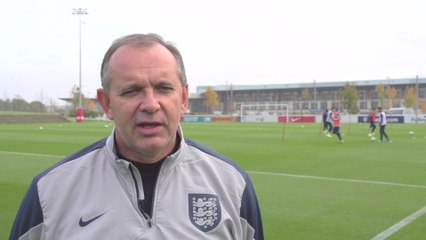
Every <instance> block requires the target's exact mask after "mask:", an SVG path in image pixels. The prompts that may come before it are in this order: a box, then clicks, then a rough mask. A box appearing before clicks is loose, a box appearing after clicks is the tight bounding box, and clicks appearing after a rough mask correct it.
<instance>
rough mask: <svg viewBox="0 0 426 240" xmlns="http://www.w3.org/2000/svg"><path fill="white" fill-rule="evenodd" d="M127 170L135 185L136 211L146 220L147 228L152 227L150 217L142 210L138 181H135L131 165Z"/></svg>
mask: <svg viewBox="0 0 426 240" xmlns="http://www.w3.org/2000/svg"><path fill="white" fill-rule="evenodd" d="M129 169H130V173H131V174H132V178H133V181H134V183H135V188H136V198H137V200H138V209H139V211H140V212H141V213H142V216H143V217H144V218H145V219H146V220H147V222H148V227H151V226H152V221H151V217H150V216H149V215H148V214H147V213H146V212H145V211H144V210H143V202H144V201H143V200H142V199H141V198H140V190H139V186H138V181H137V180H136V176H135V173H134V172H133V169H132V166H131V165H130V166H129Z"/></svg>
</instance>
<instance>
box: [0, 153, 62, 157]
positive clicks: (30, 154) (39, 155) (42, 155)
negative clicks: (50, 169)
mask: <svg viewBox="0 0 426 240" xmlns="http://www.w3.org/2000/svg"><path fill="white" fill-rule="evenodd" d="M0 153H4V154H10V155H24V156H36V157H55V158H63V157H65V156H61V155H51V154H40V153H24V152H6V151H0Z"/></svg>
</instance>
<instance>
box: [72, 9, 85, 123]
mask: <svg viewBox="0 0 426 240" xmlns="http://www.w3.org/2000/svg"><path fill="white" fill-rule="evenodd" d="M72 14H73V15H78V20H79V22H78V34H79V35H78V40H79V42H78V43H79V73H78V83H79V87H78V107H77V111H76V120H77V122H83V121H84V111H83V105H82V103H81V101H82V99H81V98H82V96H81V16H82V15H87V14H88V13H87V11H86V9H83V8H73V12H72Z"/></svg>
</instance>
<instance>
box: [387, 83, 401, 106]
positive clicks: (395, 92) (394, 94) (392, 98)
mask: <svg viewBox="0 0 426 240" xmlns="http://www.w3.org/2000/svg"><path fill="white" fill-rule="evenodd" d="M387 95H388V98H389V107H393V103H394V102H395V99H396V97H397V95H398V90H396V88H395V87H389V88H388V92H387Z"/></svg>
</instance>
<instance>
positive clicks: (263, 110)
mask: <svg viewBox="0 0 426 240" xmlns="http://www.w3.org/2000/svg"><path fill="white" fill-rule="evenodd" d="M280 116H284V117H285V118H286V119H287V117H288V104H285V103H262V104H242V105H241V110H240V117H241V122H251V121H255V122H258V121H259V120H260V121H262V122H277V121H278V118H279V117H280Z"/></svg>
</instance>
